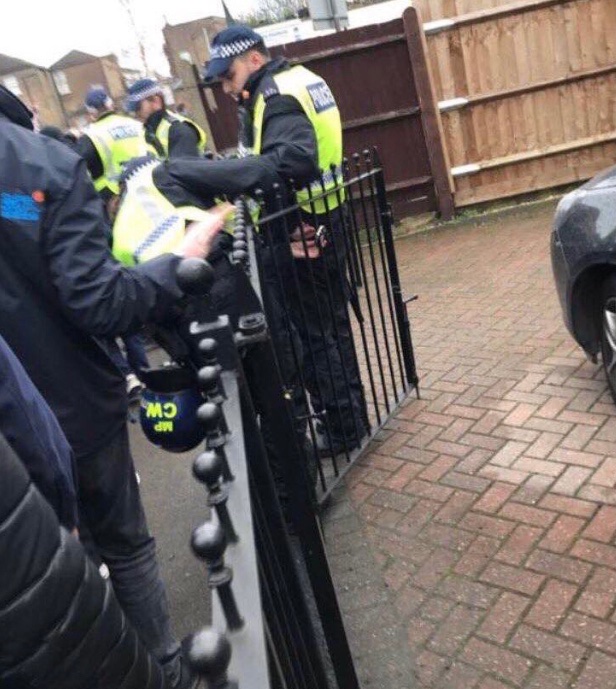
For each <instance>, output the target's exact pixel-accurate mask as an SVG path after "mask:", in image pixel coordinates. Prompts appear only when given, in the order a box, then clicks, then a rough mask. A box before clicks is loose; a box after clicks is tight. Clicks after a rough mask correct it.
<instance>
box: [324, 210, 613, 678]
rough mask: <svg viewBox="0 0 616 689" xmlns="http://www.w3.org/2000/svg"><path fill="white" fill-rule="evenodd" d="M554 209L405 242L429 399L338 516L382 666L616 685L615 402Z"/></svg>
mask: <svg viewBox="0 0 616 689" xmlns="http://www.w3.org/2000/svg"><path fill="white" fill-rule="evenodd" d="M552 214H553V205H549V206H543V207H541V208H539V209H534V210H532V209H531V210H526V211H523V212H521V213H518V214H516V215H509V216H505V217H501V218H497V219H492V220H487V221H481V224H479V225H474V226H473V225H466V226H459V227H457V228H453V229H447V230H440V231H436V232H432V233H430V234H425V235H421V236H415V237H412V238H410V239H405V240H401V241H399V242H398V255H399V263H400V267H401V274H402V280H403V285H404V288H405V290H407V291H408V292H409V293H410V292H417V293H418V294H419V295H420V300H419V302H417V303H416V304H415V305H413V306H412V308H411V316H412V325H413V337H414V341H415V347H416V356H417V362H418V368H419V373H420V376H421V393H422V399H421V400H420V401H417V400H414V399H413V400H410V401H409V403H408V404H407V405H406V406H404V408H403V409H401V411H400V412H399V414H398V415H397V417H396V418H395V420H393V421H391V422H390V423H389V426H388V430H387V431H385V432H384V434H383V438H382V439H381V440H380V442H378V443H374V446H373V449H372V450H371V452H370V453H369V454H368V455H367V456H366V457H365V458H364V459H363V460H362V462H361V464H359V465H357V466H356V467H355V468H354V469H353V470H352V471H351V473H350V475H349V479H348V481H347V489H345V490H344V491H343V492H341V493H340V494H339V495H338V497H337V499H336V501H335V503H334V505H333V507H332V509H331V510H330V512H329V513H328V515H327V517H326V533H327V538H328V545H329V551H330V554H331V559H332V564H333V567H334V571H335V577H336V581H337V584H338V588H339V591H340V596H341V601H342V605H343V609H344V611H345V614H346V619H347V626H348V628H349V633H350V636H351V640H352V643H353V648H354V651H355V653H356V656H357V659H358V666H359V670H360V674H361V676H362V679H363V681H364V684H365V686H391V687H396V688H397V687H406V686H419V687H435V688H438V689H441V688H442V689H445V688H447V689H474V688H477V689H505V688H506V687H525V688H527V689H561V688H564V687H576V689H598V688H601V689H607V688H609V687H616V611H615V604H616V547H615V546H614V536H615V535H616V489H615V485H616V444H615V443H614V441H615V440H616V408H615V407H614V406H613V405H612V403H611V400H610V398H609V395H608V393H607V390H606V385H605V383H604V381H603V378H602V374H601V372H600V370H599V369H598V368H597V367H595V366H593V365H591V364H589V363H587V362H586V360H585V358H584V356H583V354H582V352H581V350H579V348H578V347H577V346H576V345H575V343H574V342H573V341H572V339H571V338H570V336H569V335H568V333H567V332H566V330H565V328H564V326H563V325H562V321H561V315H560V311H559V307H558V304H557V300H556V296H555V292H554V288H553V283H552V277H551V270H550V264H549V247H548V240H549V228H550V223H551V217H552ZM411 660H412V662H413V663H414V666H415V672H416V677H415V678H413V676H412V672H411V670H410V669H409V668H410V661H411Z"/></svg>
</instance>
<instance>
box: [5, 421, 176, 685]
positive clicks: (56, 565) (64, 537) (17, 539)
mask: <svg viewBox="0 0 616 689" xmlns="http://www.w3.org/2000/svg"><path fill="white" fill-rule="evenodd" d="M0 485H2V490H1V491H0V620H1V624H0V649H2V650H1V652H0V689H5V688H6V689H15V688H16V687H20V688H21V689H30V688H31V687H45V689H168V684H167V682H166V679H165V676H164V674H163V672H162V670H161V669H160V668H159V667H158V664H157V663H156V662H155V660H154V659H153V658H152V657H151V656H150V655H149V654H148V653H147V651H146V650H145V648H144V647H143V646H142V644H141V643H140V641H139V639H138V638H137V636H136V634H135V631H134V630H133V629H132V627H131V626H130V624H128V622H127V620H126V618H125V616H124V614H123V613H122V610H121V608H120V606H119V605H118V602H117V600H116V598H115V596H114V594H113V591H112V589H111V588H110V587H109V585H108V584H107V583H106V582H105V581H104V580H103V579H102V578H101V577H100V576H99V573H98V572H97V570H96V567H95V566H94V564H93V563H92V562H90V561H89V560H88V558H86V556H85V553H84V551H83V549H82V547H81V546H80V545H79V542H78V541H77V539H76V538H73V537H72V536H70V535H69V534H68V532H67V531H66V530H64V529H61V528H59V524H58V520H57V519H56V517H55V515H54V513H53V511H52V509H51V507H50V505H49V504H48V503H47V502H46V501H45V500H44V499H43V497H42V496H41V494H40V493H39V491H38V490H37V489H36V488H35V487H34V485H33V483H32V481H31V478H30V477H29V476H28V473H27V472H26V470H25V468H24V467H23V465H22V464H21V462H20V461H19V458H18V457H17V456H16V455H15V453H14V451H13V450H12V449H11V447H10V446H9V444H8V443H7V441H6V439H5V438H4V437H3V436H2V434H1V433H0ZM59 621H61V624H60V623H59Z"/></svg>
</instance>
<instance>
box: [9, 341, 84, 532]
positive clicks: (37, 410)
mask: <svg viewBox="0 0 616 689" xmlns="http://www.w3.org/2000/svg"><path fill="white" fill-rule="evenodd" d="M0 433H2V434H4V437H5V438H6V440H7V441H8V442H9V444H10V446H11V447H12V448H13V450H14V451H15V452H16V453H17V455H18V456H19V457H20V459H21V460H22V462H23V463H24V465H25V467H26V469H27V470H28V473H29V474H30V477H31V478H32V480H33V481H34V483H35V485H36V487H37V488H38V489H39V490H40V491H41V493H42V494H43V495H44V496H45V498H46V499H47V502H49V504H50V505H51V506H52V507H53V509H54V511H55V513H56V516H57V517H58V519H59V521H60V523H61V524H62V526H64V527H65V528H66V529H68V530H69V531H72V530H74V529H76V528H77V524H78V516H77V491H76V490H75V472H74V468H73V455H72V452H71V448H70V446H69V444H68V442H67V440H66V437H65V436H64V433H62V429H61V428H60V426H59V424H58V421H57V419H56V417H55V416H54V415H53V413H52V411H51V409H50V408H49V406H48V405H47V402H45V400H44V399H43V398H42V397H41V394H40V393H39V391H38V390H37V389H36V388H35V387H34V385H33V384H32V381H31V380H30V378H29V377H28V374H27V373H26V372H25V371H24V368H23V366H22V365H21V364H20V363H19V361H18V359H17V357H16V356H15V355H14V354H13V352H12V351H11V349H10V347H9V346H8V345H7V343H6V342H5V341H4V338H2V337H0Z"/></svg>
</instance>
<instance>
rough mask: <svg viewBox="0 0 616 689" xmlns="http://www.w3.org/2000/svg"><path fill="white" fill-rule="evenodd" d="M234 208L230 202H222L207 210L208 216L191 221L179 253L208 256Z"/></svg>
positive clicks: (182, 254) (190, 255) (187, 256)
mask: <svg viewBox="0 0 616 689" xmlns="http://www.w3.org/2000/svg"><path fill="white" fill-rule="evenodd" d="M233 210H234V206H233V205H232V204H230V203H221V204H220V205H218V206H214V208H211V209H210V210H209V211H207V214H208V216H209V217H208V218H206V219H205V220H199V221H198V222H193V223H191V224H190V225H189V226H188V227H187V228H186V236H185V237H184V239H183V240H182V243H181V244H180V246H179V247H178V251H177V254H178V255H179V256H182V257H183V258H206V257H207V255H208V254H209V253H210V250H211V248H212V244H213V243H214V239H215V238H216V235H217V234H218V233H219V232H220V230H222V228H223V226H224V224H225V218H226V217H227V216H228V215H229V214H230V213H231V212H232V211H233Z"/></svg>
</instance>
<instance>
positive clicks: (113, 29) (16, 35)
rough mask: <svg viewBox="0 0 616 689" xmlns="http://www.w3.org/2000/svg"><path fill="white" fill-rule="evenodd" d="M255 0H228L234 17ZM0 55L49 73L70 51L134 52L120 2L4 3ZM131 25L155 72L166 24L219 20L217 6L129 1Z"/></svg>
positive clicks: (204, 0) (206, 1)
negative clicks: (21, 61) (142, 44)
mask: <svg viewBox="0 0 616 689" xmlns="http://www.w3.org/2000/svg"><path fill="white" fill-rule="evenodd" d="M256 1H257V0H227V6H228V7H229V10H230V11H231V13H232V14H234V16H238V15H240V14H242V13H245V12H247V11H249V10H250V9H251V7H252V6H253V5H254V4H255V3H256ZM3 4H6V6H5V9H4V11H3V13H2V14H3V16H2V22H0V53H3V54H5V55H11V56H13V57H19V58H21V59H22V60H28V61H30V62H34V63H36V64H39V65H42V66H44V67H48V66H49V65H51V64H52V63H53V62H55V61H56V60H58V59H59V58H61V57H62V56H63V55H65V54H66V53H68V52H69V51H70V50H73V49H75V50H82V51H84V52H87V53H92V54H94V55H104V54H108V53H116V54H117V55H121V52H122V50H126V49H128V50H132V51H135V46H136V39H135V32H134V30H133V28H132V26H131V22H130V20H129V17H128V14H127V12H126V10H125V9H124V8H123V6H122V4H121V2H120V0H103V2H93V1H92V0H47V1H45V2H42V1H41V0H8V1H7V0H4V2H3ZM130 5H131V7H132V8H133V15H134V17H135V23H136V24H137V28H138V30H139V32H140V33H141V34H142V36H143V37H144V42H145V44H146V45H147V47H148V57H149V59H150V61H151V62H152V63H153V66H154V67H156V68H158V69H160V68H161V67H164V63H162V64H160V57H159V56H160V46H161V45H162V33H161V28H162V26H163V25H164V23H165V20H166V21H167V22H169V24H179V23H181V22H186V21H190V20H191V19H198V18H199V17H207V16H211V15H218V16H221V15H222V4H221V2H220V0H130Z"/></svg>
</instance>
